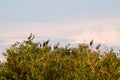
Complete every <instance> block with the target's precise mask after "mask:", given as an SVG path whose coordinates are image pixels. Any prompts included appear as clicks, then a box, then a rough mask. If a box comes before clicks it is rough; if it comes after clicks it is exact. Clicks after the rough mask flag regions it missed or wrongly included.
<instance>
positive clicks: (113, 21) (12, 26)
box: [0, 18, 120, 46]
mask: <svg viewBox="0 0 120 80" xmlns="http://www.w3.org/2000/svg"><path fill="white" fill-rule="evenodd" d="M0 26H2V29H3V30H0V32H1V34H0V38H12V39H11V40H10V41H7V42H6V44H7V43H13V42H14V41H19V40H20V41H21V40H23V39H25V38H27V36H29V34H30V33H31V32H32V33H33V34H35V36H36V38H38V37H39V39H40V38H42V37H46V38H50V39H71V40H72V41H73V43H79V42H89V41H90V40H91V39H92V38H93V39H94V40H95V42H96V43H99V42H100V43H103V44H111V45H114V46H115V45H120V40H119V38H120V37H119V35H120V32H119V30H120V18H108V19H91V20H80V21H79V20H77V21H71V22H70V21H69V22H63V23H51V22H50V23H49V22H48V23H39V22H31V23H29V22H28V23H2V24H0Z"/></svg>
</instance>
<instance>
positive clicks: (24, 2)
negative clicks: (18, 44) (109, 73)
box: [0, 0, 120, 56]
mask: <svg viewBox="0 0 120 80" xmlns="http://www.w3.org/2000/svg"><path fill="white" fill-rule="evenodd" d="M119 4H120V0H1V1H0V50H1V51H4V49H5V48H6V47H8V46H9V45H11V44H13V43H14V42H15V41H22V40H26V37H27V36H28V35H29V34H30V33H33V34H35V35H36V40H46V39H48V38H50V39H51V40H53V42H54V41H60V42H62V43H65V42H71V43H73V44H75V43H81V42H86V43H88V42H89V41H90V40H91V39H92V38H93V39H94V41H95V42H96V44H97V43H102V44H105V45H108V46H115V48H116V47H117V49H118V48H120V47H119V46H120V40H119V39H120V37H119V35H120V5H119ZM0 56H1V55H0Z"/></svg>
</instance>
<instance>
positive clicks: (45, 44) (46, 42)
mask: <svg viewBox="0 0 120 80" xmlns="http://www.w3.org/2000/svg"><path fill="white" fill-rule="evenodd" d="M48 43H49V39H48V40H47V41H45V42H43V47H45V46H47V45H48Z"/></svg>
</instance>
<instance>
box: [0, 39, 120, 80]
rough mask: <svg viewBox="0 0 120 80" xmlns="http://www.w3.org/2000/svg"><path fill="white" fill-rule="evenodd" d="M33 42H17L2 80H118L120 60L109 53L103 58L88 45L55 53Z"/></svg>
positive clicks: (1, 71)
mask: <svg viewBox="0 0 120 80" xmlns="http://www.w3.org/2000/svg"><path fill="white" fill-rule="evenodd" d="M43 44H44V45H43V46H41V44H40V43H35V42H33V40H31V39H29V40H28V41H23V42H22V43H19V42H16V43H15V44H14V45H12V46H11V47H10V48H9V49H7V50H6V52H4V53H3V55H4V56H5V57H6V59H7V61H6V62H5V63H0V80H118V79H120V58H119V57H117V56H116V53H114V52H112V51H110V52H105V53H104V54H103V55H100V51H94V50H92V49H90V48H89V46H88V45H86V44H79V46H78V47H76V48H69V46H66V47H57V48H55V49H52V47H51V46H49V45H48V43H47V44H45V43H43Z"/></svg>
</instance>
